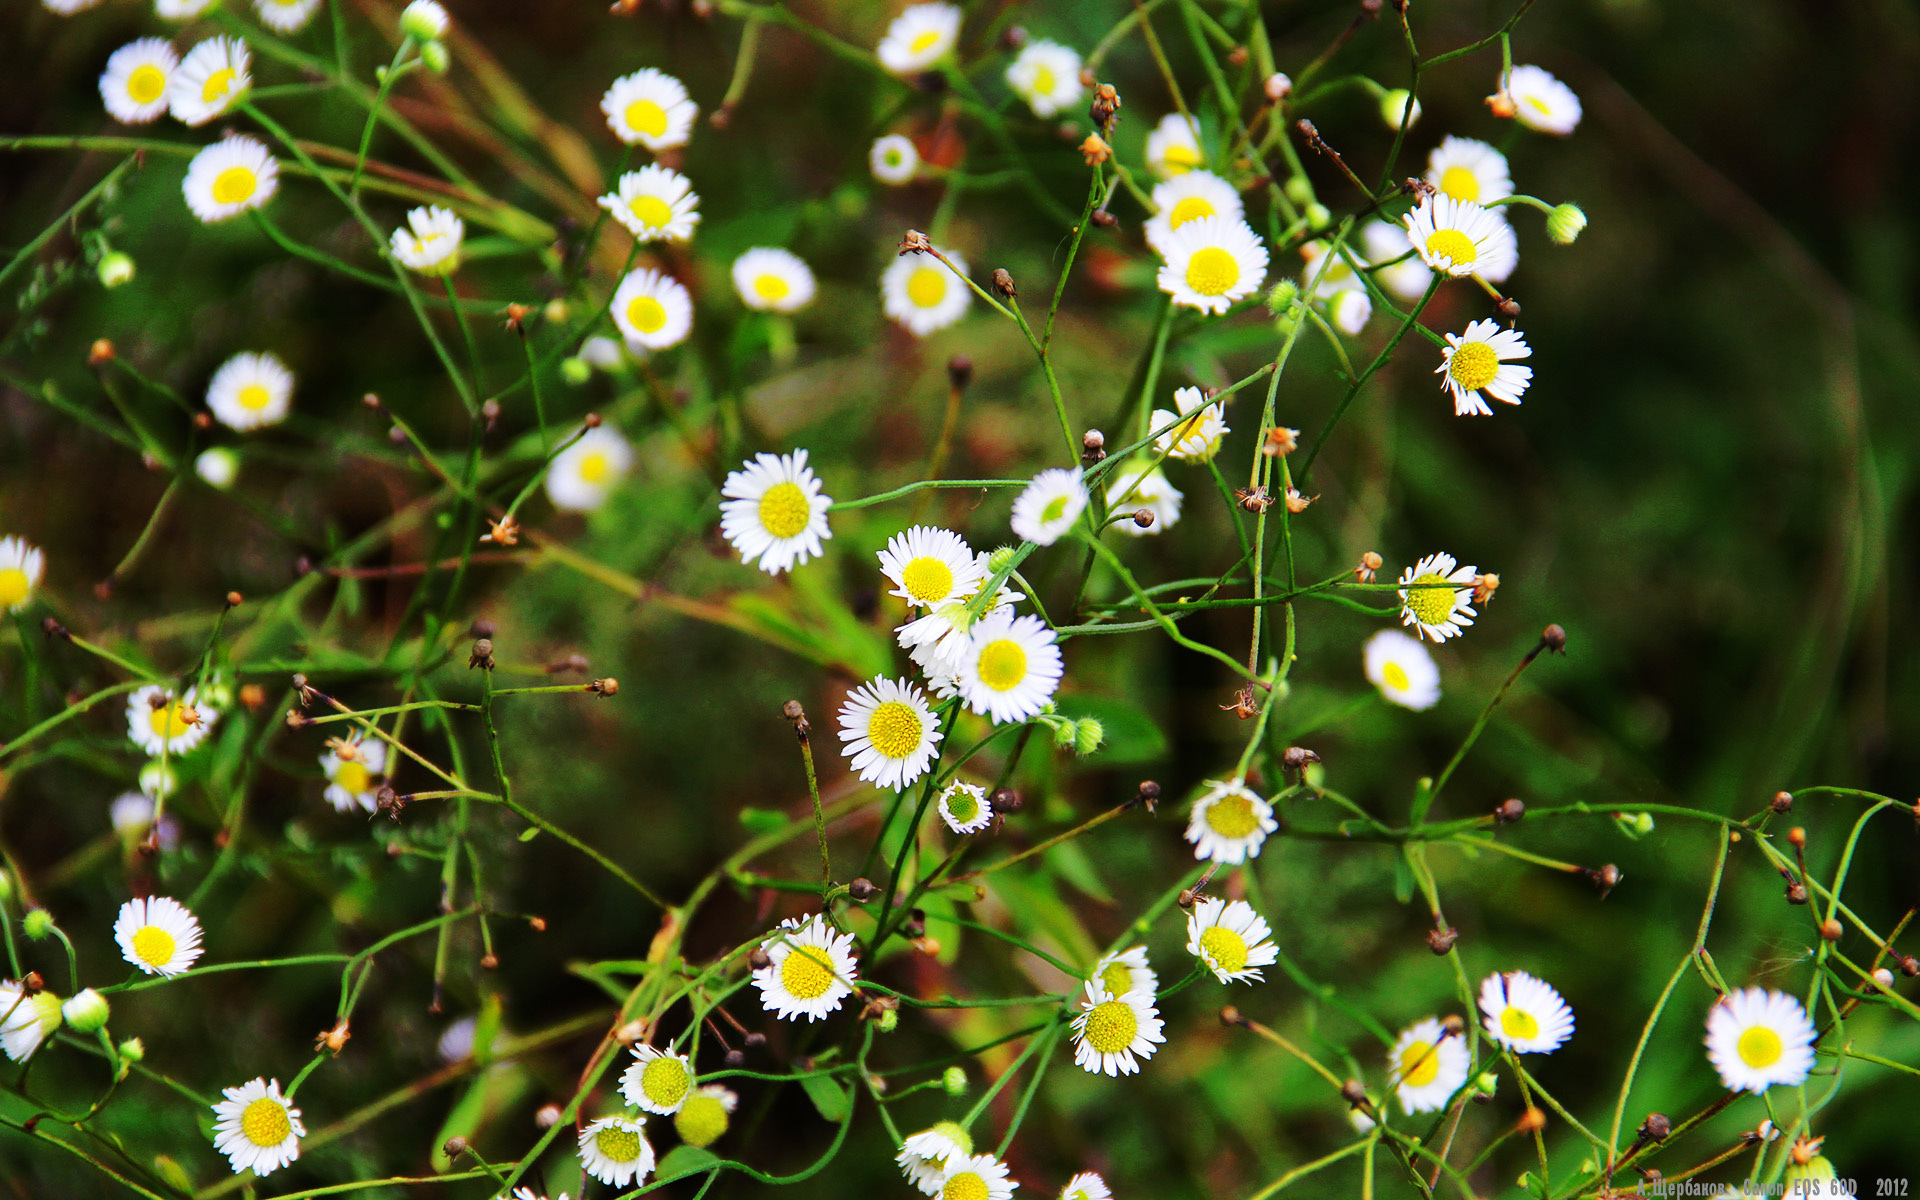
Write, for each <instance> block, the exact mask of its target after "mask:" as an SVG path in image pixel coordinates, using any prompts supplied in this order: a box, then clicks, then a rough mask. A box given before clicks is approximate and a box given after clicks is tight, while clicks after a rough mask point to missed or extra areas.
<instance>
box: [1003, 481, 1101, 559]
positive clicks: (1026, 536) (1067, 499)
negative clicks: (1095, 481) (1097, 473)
mask: <svg viewBox="0 0 1920 1200" xmlns="http://www.w3.org/2000/svg"><path fill="white" fill-rule="evenodd" d="M1083 474H1084V473H1083V471H1082V470H1081V468H1079V467H1075V468H1074V469H1073V470H1071V471H1069V470H1066V469H1064V468H1062V467H1050V468H1048V469H1047V470H1045V471H1042V472H1040V473H1039V474H1038V475H1035V476H1034V477H1033V482H1032V483H1029V484H1028V485H1027V486H1026V488H1025V489H1023V490H1022V491H1021V493H1020V495H1019V496H1018V497H1016V498H1015V499H1014V502H1013V533H1014V536H1015V537H1018V538H1020V539H1021V540H1023V541H1028V542H1032V543H1033V544H1034V545H1036V546H1051V545H1053V544H1054V543H1055V542H1057V541H1059V540H1060V539H1061V537H1063V536H1064V535H1065V534H1066V532H1067V530H1069V529H1072V528H1073V523H1074V522H1075V521H1078V520H1079V519H1080V514H1081V513H1082V512H1085V511H1086V508H1087V485H1086V484H1085V483H1084V482H1083Z"/></svg>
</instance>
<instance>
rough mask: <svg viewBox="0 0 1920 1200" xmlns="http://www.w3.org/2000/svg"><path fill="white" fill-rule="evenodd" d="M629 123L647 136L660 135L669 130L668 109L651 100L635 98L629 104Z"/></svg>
mask: <svg viewBox="0 0 1920 1200" xmlns="http://www.w3.org/2000/svg"><path fill="white" fill-rule="evenodd" d="M627 124H628V126H630V127H631V128H632V129H634V130H635V131H636V132H638V133H642V134H645V135H646V136H647V137H659V136H660V135H661V134H663V133H665V132H666V131H667V110H666V109H664V108H661V107H660V106H659V105H658V104H655V103H654V102H653V101H651V100H635V101H634V102H633V103H632V104H629V105H627Z"/></svg>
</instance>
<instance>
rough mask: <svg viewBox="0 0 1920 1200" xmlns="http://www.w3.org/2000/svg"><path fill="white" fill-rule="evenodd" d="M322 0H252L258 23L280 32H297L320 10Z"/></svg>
mask: <svg viewBox="0 0 1920 1200" xmlns="http://www.w3.org/2000/svg"><path fill="white" fill-rule="evenodd" d="M321 3H322V0H253V7H254V11H256V12H258V13H259V14H260V23H261V24H262V25H265V26H266V27H267V28H269V29H273V30H277V31H279V32H280V33H298V32H300V31H301V30H302V29H305V28H306V27H307V22H308V21H311V20H313V14H314V13H316V12H318V11H320V5H321Z"/></svg>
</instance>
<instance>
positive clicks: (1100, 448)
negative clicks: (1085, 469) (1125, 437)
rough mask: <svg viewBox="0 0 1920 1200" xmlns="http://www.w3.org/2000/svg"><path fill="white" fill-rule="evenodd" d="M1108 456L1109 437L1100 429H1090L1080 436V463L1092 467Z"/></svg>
mask: <svg viewBox="0 0 1920 1200" xmlns="http://www.w3.org/2000/svg"><path fill="white" fill-rule="evenodd" d="M1106 456H1107V435H1106V434H1104V433H1101V432H1100V431H1099V430H1098V429H1089V430H1087V431H1086V432H1085V433H1084V434H1082V435H1080V461H1081V462H1082V463H1084V464H1086V465H1087V466H1092V465H1093V464H1094V463H1097V462H1099V461H1100V460H1101V459H1103V458H1105V457H1106Z"/></svg>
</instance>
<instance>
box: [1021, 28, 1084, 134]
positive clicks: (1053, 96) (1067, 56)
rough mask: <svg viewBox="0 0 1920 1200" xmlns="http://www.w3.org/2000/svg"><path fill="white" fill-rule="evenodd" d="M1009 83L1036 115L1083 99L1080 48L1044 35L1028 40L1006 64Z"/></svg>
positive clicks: (1050, 112)
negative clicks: (1050, 39) (1046, 37)
mask: <svg viewBox="0 0 1920 1200" xmlns="http://www.w3.org/2000/svg"><path fill="white" fill-rule="evenodd" d="M1007 86H1008V87H1010V88H1012V89H1013V93H1014V95H1016V96H1018V97H1020V98H1021V99H1022V100H1025V101H1026V102H1027V107H1029V108H1031V109H1032V110H1033V115H1034V116H1036V117H1051V116H1054V115H1056V114H1057V113H1059V112H1060V111H1061V110H1063V109H1067V108H1071V107H1073V106H1074V105H1076V104H1078V103H1080V97H1082V96H1084V95H1086V91H1087V89H1086V88H1085V87H1084V86H1083V85H1082V84H1081V83H1080V52H1079V51H1077V50H1075V49H1073V48H1072V47H1070V46H1062V45H1061V44H1060V43H1059V42H1050V41H1047V40H1046V39H1045V38H1042V39H1040V40H1038V41H1033V42H1028V43H1027V44H1026V46H1025V47H1024V48H1023V49H1022V50H1021V51H1020V53H1019V55H1018V56H1017V57H1015V58H1014V60H1013V62H1011V63H1009V64H1008V65H1007Z"/></svg>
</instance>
